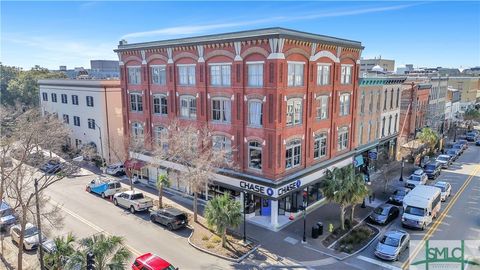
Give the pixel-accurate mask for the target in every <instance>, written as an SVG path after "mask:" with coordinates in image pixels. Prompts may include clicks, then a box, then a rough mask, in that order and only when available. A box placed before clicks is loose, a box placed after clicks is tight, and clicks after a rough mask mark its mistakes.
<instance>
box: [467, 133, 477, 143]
mask: <svg viewBox="0 0 480 270" xmlns="http://www.w3.org/2000/svg"><path fill="white" fill-rule="evenodd" d="M465 136H467V141H469V142H474V141H475V140H476V139H477V138H478V133H477V132H473V131H469V132H467V133H466V134H465Z"/></svg>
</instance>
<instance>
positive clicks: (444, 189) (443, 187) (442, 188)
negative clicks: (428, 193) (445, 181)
mask: <svg viewBox="0 0 480 270" xmlns="http://www.w3.org/2000/svg"><path fill="white" fill-rule="evenodd" d="M436 187H438V188H439V189H441V190H442V192H445V191H447V187H446V186H436Z"/></svg>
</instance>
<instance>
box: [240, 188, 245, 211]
mask: <svg viewBox="0 0 480 270" xmlns="http://www.w3.org/2000/svg"><path fill="white" fill-rule="evenodd" d="M240 203H241V204H242V213H243V211H244V210H245V193H243V192H240Z"/></svg>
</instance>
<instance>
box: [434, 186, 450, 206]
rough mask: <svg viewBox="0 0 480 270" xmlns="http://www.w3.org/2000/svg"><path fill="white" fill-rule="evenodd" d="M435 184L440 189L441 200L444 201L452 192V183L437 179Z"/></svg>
mask: <svg viewBox="0 0 480 270" xmlns="http://www.w3.org/2000/svg"><path fill="white" fill-rule="evenodd" d="M435 186H436V187H438V188H439V189H441V190H442V202H444V201H446V200H447V197H450V195H451V193H452V185H450V183H448V182H444V181H439V182H437V183H435Z"/></svg>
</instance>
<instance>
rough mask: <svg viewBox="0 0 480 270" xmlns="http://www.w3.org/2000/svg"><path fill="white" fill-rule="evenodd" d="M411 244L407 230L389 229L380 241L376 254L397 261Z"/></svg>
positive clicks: (384, 258)
mask: <svg viewBox="0 0 480 270" xmlns="http://www.w3.org/2000/svg"><path fill="white" fill-rule="evenodd" d="M409 244H410V235H409V234H408V233H407V232H405V231H402V230H393V231H388V232H386V233H385V234H384V235H383V236H382V237H381V238H380V240H379V241H378V244H377V247H376V248H375V252H374V254H375V256H377V257H378V258H380V259H383V260H389V261H396V260H398V257H400V254H401V253H402V252H403V251H404V250H406V249H407V248H408V245H409Z"/></svg>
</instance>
